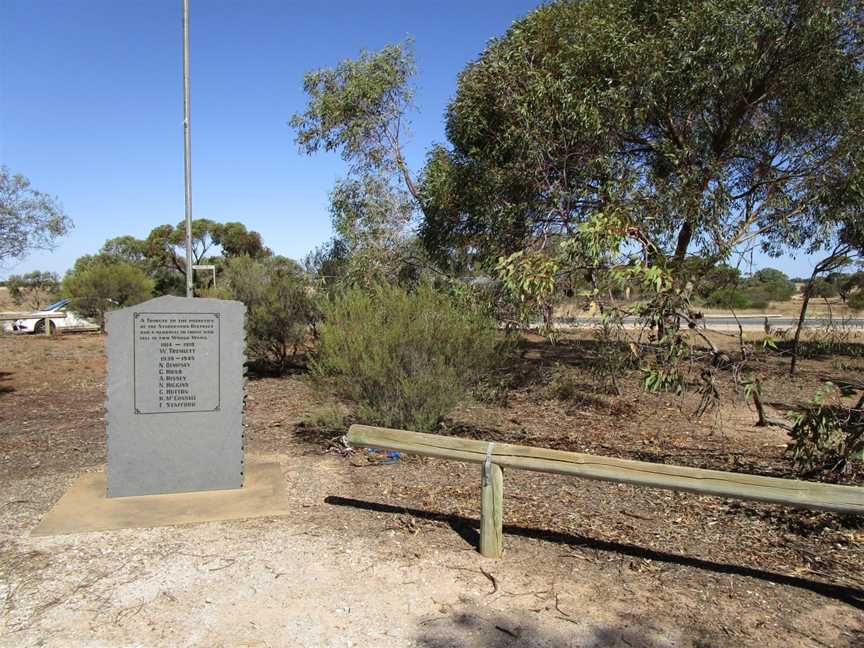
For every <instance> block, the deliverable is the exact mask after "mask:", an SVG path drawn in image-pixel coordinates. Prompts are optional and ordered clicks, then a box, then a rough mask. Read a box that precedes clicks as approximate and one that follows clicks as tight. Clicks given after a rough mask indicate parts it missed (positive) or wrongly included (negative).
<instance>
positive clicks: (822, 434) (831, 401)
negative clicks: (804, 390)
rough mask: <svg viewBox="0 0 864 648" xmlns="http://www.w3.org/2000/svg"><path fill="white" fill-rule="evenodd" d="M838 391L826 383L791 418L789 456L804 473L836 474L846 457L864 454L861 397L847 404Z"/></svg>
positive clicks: (841, 469)
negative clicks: (808, 403)
mask: <svg viewBox="0 0 864 648" xmlns="http://www.w3.org/2000/svg"><path fill="white" fill-rule="evenodd" d="M841 396H842V392H841V390H840V389H838V388H837V386H836V385H834V384H833V383H830V382H829V383H826V384H825V385H824V386H823V388H822V389H820V390H819V391H818V392H817V393H816V396H815V397H814V398H813V401H812V403H810V405H808V406H807V407H806V408H805V409H804V411H803V412H802V413H801V414H799V415H798V416H797V417H796V418H795V425H794V427H793V429H792V432H791V437H792V439H793V440H794V442H795V443H794V445H793V446H792V456H793V458H794V460H795V463H796V465H797V466H798V468H799V469H800V470H801V471H802V472H803V473H805V474H814V473H819V472H827V473H835V474H839V473H842V472H843V469H844V468H845V467H846V464H847V463H848V462H849V461H850V460H855V459H857V460H860V459H862V458H864V410H862V407H864V397H861V398H860V399H859V401H858V403H857V404H856V405H854V406H853V407H849V406H848V405H845V404H844V403H843V401H842V399H841Z"/></svg>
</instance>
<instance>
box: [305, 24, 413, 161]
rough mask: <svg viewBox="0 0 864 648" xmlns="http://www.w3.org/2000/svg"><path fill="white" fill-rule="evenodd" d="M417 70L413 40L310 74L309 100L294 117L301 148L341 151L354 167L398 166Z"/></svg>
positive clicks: (307, 88) (364, 54)
mask: <svg viewBox="0 0 864 648" xmlns="http://www.w3.org/2000/svg"><path fill="white" fill-rule="evenodd" d="M413 74H414V55H413V52H412V47H411V42H410V41H407V42H405V43H399V44H395V45H388V46H387V47H385V48H384V49H382V50H381V51H379V52H367V51H364V52H362V53H361V54H360V56H359V57H358V58H357V59H354V60H352V59H347V60H344V61H340V62H339V63H338V64H337V65H336V67H332V68H321V69H319V70H314V71H312V72H308V73H307V74H306V76H305V78H304V80H303V89H304V90H305V92H306V94H307V95H308V96H309V104H308V106H307V108H306V110H305V112H303V113H297V114H295V115H294V116H293V117H292V118H291V121H290V125H291V127H292V128H294V129H296V131H297V138H296V142H297V144H298V146H299V147H300V149H301V150H303V151H305V152H306V153H307V154H311V153H315V152H317V151H319V150H320V149H322V148H323V149H324V150H326V151H336V150H338V151H340V153H341V155H342V158H343V159H344V160H345V161H347V162H350V163H351V165H352V168H353V169H354V170H355V171H363V172H369V171H374V170H379V171H380V170H386V171H394V170H396V169H398V168H399V167H400V166H401V165H402V164H403V161H402V160H401V152H400V151H399V150H398V141H399V138H400V128H401V127H402V124H401V118H402V116H403V115H404V113H405V112H406V110H407V109H408V108H409V107H410V105H411V100H412V98H413V90H412V89H411V87H410V86H409V81H410V79H411V77H412V76H413Z"/></svg>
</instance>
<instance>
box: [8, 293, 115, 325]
mask: <svg viewBox="0 0 864 648" xmlns="http://www.w3.org/2000/svg"><path fill="white" fill-rule="evenodd" d="M68 305H69V300H68V299H61V300H60V301H58V302H55V303H53V304H51V305H50V306H46V307H45V308H43V309H41V310H38V311H35V312H34V313H31V315H36V317H31V318H27V319H19V320H15V321H14V322H12V330H13V331H15V332H19V333H44V332H45V326H46V325H48V326H50V327H51V333H54V331H56V330H57V329H58V328H59V329H62V330H69V331H72V330H76V331H90V330H97V329H98V328H99V326H98V325H96V324H94V323H93V322H91V321H90V320H88V319H84V318H83V317H78V315H76V314H75V313H73V312H72V311H70V310H67V309H66V307H67V306H68ZM58 314H65V317H62V318H53V317H52V318H48V317H39V316H40V315H42V316H44V315H58Z"/></svg>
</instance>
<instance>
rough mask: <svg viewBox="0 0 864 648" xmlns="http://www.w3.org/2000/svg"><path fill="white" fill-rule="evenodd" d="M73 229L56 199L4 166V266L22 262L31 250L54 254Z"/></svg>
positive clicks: (0, 187)
mask: <svg viewBox="0 0 864 648" xmlns="http://www.w3.org/2000/svg"><path fill="white" fill-rule="evenodd" d="M70 229H72V220H71V219H70V218H69V217H68V216H67V215H66V213H65V212H64V211H63V208H62V207H61V206H60V203H59V202H58V201H57V199H56V198H54V197H52V196H50V195H48V194H46V193H43V192H41V191H37V190H36V189H34V188H33V186H32V185H31V184H30V181H29V180H28V179H27V178H25V177H24V176H23V175H20V174H15V175H13V174H12V172H11V171H10V170H9V169H8V167H6V166H0V262H2V261H4V260H7V259H21V258H23V257H24V255H26V254H27V252H29V251H30V250H50V249H52V248H53V247H54V245H55V243H56V241H57V239H58V238H60V237H61V236H64V235H66V234H67V233H68V232H69V230H70Z"/></svg>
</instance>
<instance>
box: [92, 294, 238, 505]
mask: <svg viewBox="0 0 864 648" xmlns="http://www.w3.org/2000/svg"><path fill="white" fill-rule="evenodd" d="M245 314H246V308H245V306H244V305H243V304H242V303H240V302H235V301H225V300H220V299H200V298H195V299H190V298H184V297H171V296H168V297H159V298H157V299H152V300H150V301H148V302H144V303H142V304H138V305H137V306H133V307H130V308H125V309H122V310H117V311H113V312H110V313H108V315H107V331H108V342H107V355H108V385H107V389H108V401H107V406H106V409H107V412H106V423H107V428H108V480H107V484H108V487H107V490H108V497H123V496H129V495H153V494H161V493H182V492H189V491H203V490H221V489H232V488H240V487H241V486H242V485H243V439H244V430H243V404H244V403H243V400H244V382H245V376H244V369H243V365H244V362H245V332H244V319H245Z"/></svg>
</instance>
